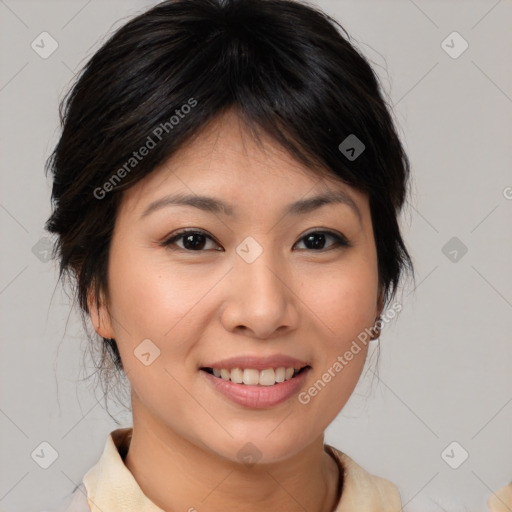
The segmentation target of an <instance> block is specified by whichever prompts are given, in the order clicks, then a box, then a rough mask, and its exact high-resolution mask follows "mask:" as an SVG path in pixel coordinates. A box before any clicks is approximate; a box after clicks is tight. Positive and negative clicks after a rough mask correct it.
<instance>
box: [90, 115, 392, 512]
mask: <svg viewBox="0 0 512 512" xmlns="http://www.w3.org/2000/svg"><path fill="white" fill-rule="evenodd" d="M264 142H265V145H264V148H260V147H259V146H258V145H257V144H256V143H255V142H254V141H253V139H252V138H251V136H250V135H249V134H248V132H246V131H245V130H244V127H243V125H242V124H241V123H239V122H238V118H237V117H236V115H235V114H234V113H233V112H228V113H226V114H224V115H222V116H220V117H219V118H217V119H216V120H215V121H214V123H213V124H210V125H209V126H207V128H206V129H205V130H204V131H202V132H201V133H200V134H199V135H198V136H196V137H195V138H194V139H193V140H192V141H191V142H190V143H188V144H187V145H186V146H183V147H182V148H181V149H180V151H179V152H178V153H177V154H175V155H173V157H172V158H170V159H169V160H168V161H167V162H165V164H164V165H162V166H160V167H158V168H157V169H155V170H154V172H153V173H152V174H151V175H149V176H147V177H146V178H145V179H144V180H142V181H141V182H139V183H137V184H136V185H134V186H133V187H131V188H130V189H128V190H127V191H125V192H124V196H123V198H122V202H121V206H120V209H119V212H118V215H117V218H116V223H115V229H114V233H113V238H112V244H111V252H110V259H109V277H108V289H109V301H108V303H106V301H105V302H104V304H103V305H102V306H100V308H99V309H97V308H96V307H95V306H94V304H93V302H92V300H91V301H90V303H89V307H90V312H91V319H92V321H93V323H94V325H95V329H96V331H97V332H98V334H100V335H101V336H104V337H108V338H114V339H115V340H116V341H117V344H118V347H119V351H120V354H121V358H122V361H123V365H124V368H125V371H126V373H127V377H128V379H129V381H130V383H131V387H132V410H133V438H132V441H131V445H130V448H129V451H128V454H127V457H126V459H125V464H126V466H127V468H128V469H129V470H130V471H131V473H132V474H133V475H134V477H135V479H136V481H137V482H138V484H139V485H140V487H141V489H142V491H143V492H144V493H145V494H146V495H147V497H148V498H149V499H150V500H152V501H153V502H154V503H155V504H156V505H157V506H159V507H160V508H162V509H163V510H166V511H176V510H183V511H185V510H190V511H192V510H194V509H195V510H198V511H201V510H208V511H209V512H217V511H219V512H220V511H221V510H222V511H225V510H236V508H237V507H239V506H240V504H241V503H243V504H244V510H246V511H249V512H250V511H256V510H258V511H261V510H287V511H290V512H294V511H301V512H303V511H304V510H307V511H308V512H328V511H332V510H334V508H335V507H336V504H337V502H338V500H339V496H338V495H337V492H336V491H337V481H338V468H337V465H336V464H335V462H334V460H333V459H332V458H331V457H330V456H329V455H328V454H327V453H326V452H325V451H324V449H323V442H324V430H325V428H326V427H327V426H328V425H329V423H331V422H332V420H333V419H334V418H335V417H336V415H337V414H338V413H339V412H340V410H341V409H342V407H343V406H344V405H345V403H346V402H347V400H348V398H349V397H350V395H351V393H352V391H353V389H354V388H355V386H356V384H357V381H358V379H359V376H360V374H361V370H362V368H363V365H364V362H365V358H366V353H367V348H365V346H362V348H363V349H362V350H361V351H360V352H359V354H357V355H356V356H354V358H353V359H352V361H350V363H349V364H347V366H345V367H344V368H343V371H341V372H339V373H337V374H336V377H335V378H333V379H332V380H331V382H330V383H328V384H327V385H326V386H325V387H324V389H322V391H321V392H319V393H318V395H317V396H315V397H313V398H312V399H311V401H310V402H309V403H308V404H306V405H305V404H302V403H300V402H299V400H298V399H297V394H296V395H294V396H293V397H292V398H290V399H288V400H287V401H285V402H283V403H281V404H278V405H276V406H274V407H269V408H266V409H258V410H256V409H251V408H248V407H244V406H241V405H237V404H235V403H233V402H231V401H230V400H229V399H228V398H226V397H225V396H223V395H222V394H220V393H219V392H218V391H216V389H214V387H213V386H212V385H211V384H210V383H209V382H208V381H207V379H205V378H204V375H202V374H201V372H200V371H199V367H200V366H208V365H207V364H206V363H207V362H214V361H216V360H220V359H224V358H228V357H232V356H234V355H240V354H252V355H261V356H266V355H274V354H286V355H289V356H292V357H296V358H299V359H303V360H305V361H307V362H308V363H309V364H310V366H311V367H312V369H311V370H310V372H309V374H308V376H307V380H306V382H305V384H304V386H303V387H302V388H301V389H300V390H299V391H304V390H307V388H309V387H310V386H311V385H312V384H313V383H314V382H315V381H317V380H318V379H319V378H321V376H322V374H323V373H324V372H325V371H326V370H327V369H328V368H329V367H331V366H332V365H333V363H334V362H335V361H336V358H337V357H338V356H339V355H342V354H343V353H345V351H346V350H347V349H348V348H349V347H350V345H351V343H352V341H353V340H355V339H356V338H357V335H358V334H359V333H361V332H362V331H364V329H365V328H370V327H372V326H373V325H374V322H375V319H376V317H377V316H378V314H379V313H380V312H381V309H382V300H381V297H382V294H381V293H380V292H381V290H380V288H379V284H378V270H377V255H376V247H375V242H374V236H373V228H372V222H371V217H370V209H369V203H368V198H367V196H366V195H365V194H364V193H362V192H360V191H357V190H356V189H353V188H351V187H349V186H347V185H345V184H343V183H342V182H340V181H339V180H336V179H330V178H328V176H327V175H325V177H320V176H318V175H315V174H313V173H312V172H311V170H310V169H308V168H306V167H305V166H303V165H302V164H299V163H298V162H297V161H296V160H294V159H293V158H292V157H291V156H290V155H289V154H288V153H287V152H285V151H284V150H283V149H282V148H280V147H279V146H278V145H277V144H276V143H274V142H273V141H271V140H270V139H267V138H264ZM325 191H343V192H345V193H346V194H348V195H349V196H350V197H351V198H352V199H353V201H354V203H355V204H356V206H357V208H358V210H359V212H360V218H359V217H358V215H357V214H356V213H355V211H354V210H353V209H352V208H351V207H350V206H348V205H347V204H343V203H341V204H328V205H324V206H322V207H320V208H318V209H317V210H315V211H313V212H309V213H307V214H305V215H295V216H292V215H288V216H283V214H282V210H283V208H284V207H285V206H286V205H288V204H290V203H292V202H294V201H297V200H298V199H300V198H306V197H311V196H313V195H316V194H317V193H321V192H325ZM176 192H184V193H194V194H205V195H210V196H214V197H216V198H219V199H222V200H224V201H226V202H228V203H231V204H232V205H233V206H234V208H235V209H236V213H237V218H236V219H235V218H231V217H229V216H227V215H224V214H223V213H216V214H214V213H211V212H205V211H202V210H199V209H197V208H194V207H191V206H167V207H165V208H162V209H159V210H155V211H154V212H153V213H151V214H149V215H147V216H146V217H143V218H141V215H142V213H143V212H144V210H145V209H146V208H147V206H148V205H149V204H150V203H151V202H152V201H154V200H156V199H159V198H161V197H163V196H165V195H167V194H171V193H176ZM182 228H194V229H199V230H202V231H205V232H207V234H208V235H209V236H211V237H212V238H211V239H209V238H204V239H202V240H203V242H202V243H204V244H205V245H204V246H202V248H201V249H200V250H195V251H194V250H193V249H190V245H188V246H187V247H189V249H188V250H187V249H184V247H185V246H186V245H185V244H186V240H184V239H183V238H181V239H179V240H177V241H176V242H175V244H174V245H173V246H169V247H165V246H162V242H163V241H165V240H166V239H168V238H170V235H172V234H174V233H176V232H177V231H178V230H180V229H182ZM312 228H315V229H312ZM322 231H323V232H325V231H334V232H339V233H342V234H343V235H345V236H346V238H348V240H349V241H350V244H351V245H350V247H343V246H340V247H337V246H336V244H335V240H334V239H333V238H331V237H330V236H326V238H325V242H324V245H323V246H322V244H321V242H320V246H319V247H320V248H319V249H317V248H315V246H314V243H313V244H311V242H310V243H309V244H308V243H307V241H305V240H304V236H305V235H306V234H310V233H311V232H315V233H318V232H322ZM248 236H251V237H253V238H254V239H255V240H257V242H258V243H259V244H260V246H261V247H262V248H263V252H262V254H261V255H260V256H259V257H258V258H257V259H256V260H255V261H254V262H253V263H251V264H248V263H247V262H246V261H245V260H244V259H242V258H241V257H240V256H239V255H238V254H237V252H236V248H237V246H238V245H239V244H240V243H241V242H242V241H243V240H244V239H245V238H246V237H248ZM196 240H197V239H196ZM199 242H201V239H199ZM196 243H197V242H196ZM216 248H222V250H221V251H216V250H215V249H216ZM148 338H149V339H150V340H151V341H152V342H153V343H154V344H155V345H156V346H157V347H158V348H159V350H160V356H159V357H158V358H156V359H155V360H154V361H153V362H152V363H151V364H150V365H148V366H145V365H144V364H142V363H141V361H140V360H139V359H138V358H137V357H136V356H135V355H134V350H135V349H136V348H137V346H138V345H139V344H140V343H141V341H142V340H144V339H148ZM247 442H251V443H252V444H254V445H255V446H256V447H257V449H258V450H259V452H260V453H261V459H260V460H259V461H258V463H257V464H255V465H253V466H251V467H248V466H247V465H245V464H243V463H242V462H241V461H240V460H239V459H238V457H237V453H238V451H239V450H240V449H241V448H242V447H243V446H244V445H245V444H246V443H247Z"/></svg>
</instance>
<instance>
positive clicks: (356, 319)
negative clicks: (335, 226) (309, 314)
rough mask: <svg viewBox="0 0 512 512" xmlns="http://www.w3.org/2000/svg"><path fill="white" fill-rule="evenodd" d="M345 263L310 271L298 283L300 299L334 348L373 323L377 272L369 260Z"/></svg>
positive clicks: (339, 346) (340, 346) (340, 345)
mask: <svg viewBox="0 0 512 512" xmlns="http://www.w3.org/2000/svg"><path fill="white" fill-rule="evenodd" d="M345 263H346V264H344V265H340V266H339V268H337V269H335V268H332V269H331V270H330V271H327V272H322V271H319V272H318V273H310V274H309V277H308V279H307V280H306V281H304V282H303V285H302V298H303V302H304V303H305V305H306V306H307V307H308V308H309V309H310V310H311V311H313V312H314V313H315V317H316V318H317V320H318V322H319V325H323V328H324V330H325V333H326V337H327V340H328V339H332V340H333V342H334V343H335V344H337V345H338V348H342V345H343V344H344V343H346V341H347V340H351V339H352V338H354V337H357V335H358V334H359V332H360V331H361V330H364V329H365V328H366V327H370V326H372V325H373V323H374V321H375V316H376V305H377V294H378V275H377V271H376V268H375V266H374V265H373V264H371V262H369V263H367V264H358V263H357V262H356V261H354V262H353V263H351V262H345ZM349 263H350V264H349Z"/></svg>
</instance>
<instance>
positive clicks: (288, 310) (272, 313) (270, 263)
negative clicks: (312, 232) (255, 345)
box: [221, 251, 300, 339]
mask: <svg viewBox="0 0 512 512" xmlns="http://www.w3.org/2000/svg"><path fill="white" fill-rule="evenodd" d="M271 256H272V255H271V254H270V251H268V252H267V251H263V253H262V254H261V255H260V256H259V257H258V258H256V260H255V261H253V262H252V263H248V262H247V261H245V260H244V259H243V258H242V257H238V256H237V257H236V259H235V263H234V267H233V269H232V270H231V272H230V273H229V275H228V281H227V282H226V285H227V286H226V290H227V292H226V294H225V296H226V301H225V303H224V307H223V310H222V314H221V321H222V324H223V326H224V328H225V329H226V330H228V331H230V332H234V333H235V332H237V331H238V333H239V334H246V335H248V336H251V337H254V338H259V339H267V338H271V337H273V336H283V335H284V334H285V333H286V332H287V331H292V330H294V329H296V328H297V326H298V323H299V319H300V315H299V304H300V299H299V298H298V296H297V292H296V290H295V288H296V287H297V286H296V284H295V283H294V279H293V277H292V274H291V272H289V271H287V269H286V268H284V267H283V265H284V264H283V263H280V264H279V266H277V262H276V261H275V258H272V257H271Z"/></svg>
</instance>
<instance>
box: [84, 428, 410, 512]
mask: <svg viewBox="0 0 512 512" xmlns="http://www.w3.org/2000/svg"><path fill="white" fill-rule="evenodd" d="M131 435H132V428H121V429H117V430H114V431H113V432H111V434H110V436H109V437H108V439H107V442H106V444H105V449H104V451H103V454H102V455H101V457H100V459H99V461H98V462H97V463H96V465H95V466H93V467H92V468H91V469H90V470H89V471H88V472H87V473H86V475H85V476H84V478H83V483H84V485H85V488H86V490H87V499H88V503H89V507H90V508H91V511H92V512H105V511H109V510H120V511H121V510H122V511H125V512H128V511H137V512H164V511H163V510H162V509H161V508H159V507H157V506H156V505H155V504H154V503H153V502H152V501H150V500H149V498H148V497H147V496H146V495H145V494H144V493H143V492H142V490H141V489H140V487H139V485H138V484H137V482H136V480H135V478H134V477H133V475H132V474H131V473H130V471H129V470H128V468H127V467H126V466H125V465H124V462H123V459H124V457H125V456H126V453H127V451H128V446H129V444H130V440H131ZM325 449H326V451H327V453H329V454H330V455H331V456H332V457H333V458H334V459H335V461H336V462H337V464H338V467H339V468H340V471H343V477H344V481H343V490H342V495H341V500H340V501H339V503H338V505H337V507H336V509H335V512H399V511H400V510H401V503H400V494H399V493H398V489H397V488H396V486H395V485H394V484H393V483H391V482H389V481H388V480H385V479H384V478H380V477H377V476H374V475H371V474H370V473H368V472H367V471H366V470H364V469H363V468H362V467H361V466H359V465H358V464H357V463H356V462H355V461H354V460H352V459H351V458H350V457H349V456H348V455H346V454H344V453H342V452H340V451H339V450H337V449H336V448H333V447H332V446H329V445H325Z"/></svg>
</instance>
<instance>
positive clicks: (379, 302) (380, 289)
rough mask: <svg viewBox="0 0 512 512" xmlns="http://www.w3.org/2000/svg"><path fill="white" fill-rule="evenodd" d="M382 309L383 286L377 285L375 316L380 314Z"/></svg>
mask: <svg viewBox="0 0 512 512" xmlns="http://www.w3.org/2000/svg"><path fill="white" fill-rule="evenodd" d="M383 311H384V288H383V287H382V285H379V292H378V296H377V315H376V316H377V317H379V316H380V315H382V312H383Z"/></svg>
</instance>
